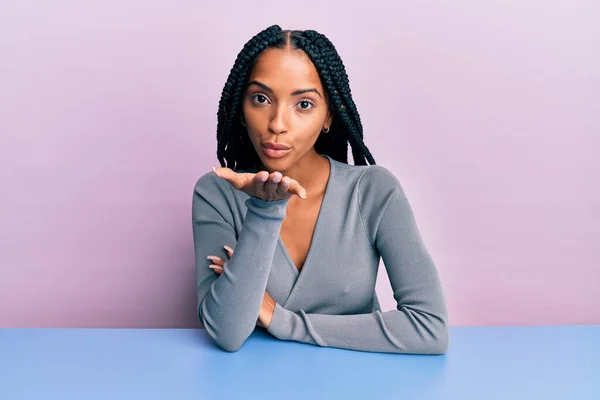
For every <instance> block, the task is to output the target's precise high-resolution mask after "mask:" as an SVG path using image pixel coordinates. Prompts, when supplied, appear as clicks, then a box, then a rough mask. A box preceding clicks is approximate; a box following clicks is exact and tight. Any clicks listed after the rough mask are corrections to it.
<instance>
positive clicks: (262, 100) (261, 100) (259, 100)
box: [250, 93, 269, 105]
mask: <svg viewBox="0 0 600 400" xmlns="http://www.w3.org/2000/svg"><path fill="white" fill-rule="evenodd" d="M250 98H251V99H252V102H253V103H255V104H261V105H262V104H269V98H268V97H267V96H265V95H264V94H261V93H257V94H254V95H252V96H251V97H250Z"/></svg>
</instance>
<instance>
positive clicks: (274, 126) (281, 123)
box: [269, 104, 288, 135]
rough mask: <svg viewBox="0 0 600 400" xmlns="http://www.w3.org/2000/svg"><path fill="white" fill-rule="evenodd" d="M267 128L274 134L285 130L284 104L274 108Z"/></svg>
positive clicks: (285, 115) (285, 113)
mask: <svg viewBox="0 0 600 400" xmlns="http://www.w3.org/2000/svg"><path fill="white" fill-rule="evenodd" d="M269 130H270V131H271V132H272V133H273V134H275V135H280V134H282V133H286V132H287V130H288V126H287V111H286V109H285V105H283V104H282V105H280V106H279V107H276V108H275V112H274V114H273V115H272V116H271V120H270V121H269Z"/></svg>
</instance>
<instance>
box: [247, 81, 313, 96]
mask: <svg viewBox="0 0 600 400" xmlns="http://www.w3.org/2000/svg"><path fill="white" fill-rule="evenodd" d="M251 85H257V86H260V87H261V88H263V90H265V91H267V92H269V93H273V89H271V88H270V87H268V86H267V85H265V84H264V83H261V82H259V81H250V82H248V86H251ZM309 92H313V93H316V94H318V95H319V97H321V98H323V96H322V95H321V93H319V91H318V90H317V89H315V88H310V89H300V90H295V91H293V92H292V96H297V95H299V94H304V93H309Z"/></svg>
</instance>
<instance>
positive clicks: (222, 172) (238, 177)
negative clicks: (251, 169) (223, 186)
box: [213, 167, 256, 190]
mask: <svg viewBox="0 0 600 400" xmlns="http://www.w3.org/2000/svg"><path fill="white" fill-rule="evenodd" d="M213 171H214V173H215V174H216V175H217V176H218V177H220V178H223V179H225V180H226V181H227V182H229V183H231V184H232V185H233V187H235V188H236V189H238V190H239V189H241V188H243V187H244V186H246V185H248V184H249V183H250V182H251V181H252V179H253V178H254V177H255V175H256V174H249V173H239V172H235V171H234V170H232V169H231V168H223V167H220V168H215V167H213Z"/></svg>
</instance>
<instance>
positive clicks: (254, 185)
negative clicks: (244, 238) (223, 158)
mask: <svg viewBox="0 0 600 400" xmlns="http://www.w3.org/2000/svg"><path fill="white" fill-rule="evenodd" d="M213 171H214V172H215V174H217V176H218V177H220V178H223V179H225V180H226V181H228V182H229V183H231V185H232V186H233V187H234V188H236V189H237V190H241V191H242V192H245V193H246V194H248V195H250V196H254V197H258V198H259V199H262V200H264V201H278V200H285V199H287V198H290V197H292V196H293V195H297V196H298V197H300V198H302V199H305V198H306V190H305V189H304V188H303V187H302V186H300V184H299V183H298V182H297V181H296V180H294V179H291V178H290V177H288V176H283V175H282V174H281V173H280V172H272V173H270V174H269V173H268V172H267V171H260V172H257V173H256V174H252V173H239V172H235V171H233V170H232V169H230V168H213Z"/></svg>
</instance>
